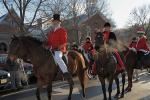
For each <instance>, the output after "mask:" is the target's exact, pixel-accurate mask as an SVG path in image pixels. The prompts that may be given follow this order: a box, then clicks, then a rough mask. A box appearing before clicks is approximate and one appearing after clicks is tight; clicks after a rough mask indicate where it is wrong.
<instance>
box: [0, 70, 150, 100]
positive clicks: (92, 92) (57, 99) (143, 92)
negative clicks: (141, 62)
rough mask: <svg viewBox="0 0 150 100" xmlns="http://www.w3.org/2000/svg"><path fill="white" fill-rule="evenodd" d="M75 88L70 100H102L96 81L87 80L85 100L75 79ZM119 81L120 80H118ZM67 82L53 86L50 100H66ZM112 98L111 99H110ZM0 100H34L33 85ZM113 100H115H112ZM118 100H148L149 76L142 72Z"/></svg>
mask: <svg viewBox="0 0 150 100" xmlns="http://www.w3.org/2000/svg"><path fill="white" fill-rule="evenodd" d="M74 81H75V86H74V90H73V95H72V100H103V94H102V90H101V85H100V82H99V80H98V79H96V80H89V81H88V87H87V89H86V98H83V97H82V94H81V91H80V90H81V88H80V85H79V82H78V79H77V78H75V79H74ZM120 81H121V80H120ZM68 87H69V86H68V84H67V82H58V83H54V84H53V93H52V100H67V96H68V93H69V89H68ZM115 93H116V85H115V84H113V93H112V96H114V94H115ZM41 97H42V100H48V99H47V95H46V91H45V89H43V90H42V91H41ZM112 98H113V97H112ZM0 100H36V96H35V85H33V86H30V88H28V89H24V90H21V91H18V92H13V93H10V94H5V95H2V96H1V97H0ZM113 100H115V99H113ZM120 100H150V74H148V73H147V72H143V73H141V74H140V80H139V81H138V82H134V84H133V89H132V92H129V93H126V94H125V96H124V98H122V99H120Z"/></svg>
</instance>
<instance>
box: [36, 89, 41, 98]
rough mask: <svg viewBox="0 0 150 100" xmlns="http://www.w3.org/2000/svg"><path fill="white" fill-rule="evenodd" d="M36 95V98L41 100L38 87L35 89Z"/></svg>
mask: <svg viewBox="0 0 150 100" xmlns="http://www.w3.org/2000/svg"><path fill="white" fill-rule="evenodd" d="M36 97H37V100H41V98H40V88H37V89H36Z"/></svg>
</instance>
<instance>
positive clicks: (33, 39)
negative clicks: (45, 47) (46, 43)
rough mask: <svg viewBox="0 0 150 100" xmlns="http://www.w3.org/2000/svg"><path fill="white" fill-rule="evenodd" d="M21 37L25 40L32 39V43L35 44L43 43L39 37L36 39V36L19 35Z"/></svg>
mask: <svg viewBox="0 0 150 100" xmlns="http://www.w3.org/2000/svg"><path fill="white" fill-rule="evenodd" d="M20 38H21V39H23V40H24V39H25V40H30V41H32V42H34V43H36V44H38V45H42V44H43V42H42V41H41V40H39V39H37V38H34V37H31V36H22V37H20Z"/></svg>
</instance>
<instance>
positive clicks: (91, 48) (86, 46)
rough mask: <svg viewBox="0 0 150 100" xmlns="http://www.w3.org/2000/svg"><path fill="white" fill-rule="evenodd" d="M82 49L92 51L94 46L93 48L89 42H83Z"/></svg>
mask: <svg viewBox="0 0 150 100" xmlns="http://www.w3.org/2000/svg"><path fill="white" fill-rule="evenodd" d="M83 49H84V50H85V52H90V53H92V54H93V53H94V48H93V44H92V43H91V42H85V43H84V45H83Z"/></svg>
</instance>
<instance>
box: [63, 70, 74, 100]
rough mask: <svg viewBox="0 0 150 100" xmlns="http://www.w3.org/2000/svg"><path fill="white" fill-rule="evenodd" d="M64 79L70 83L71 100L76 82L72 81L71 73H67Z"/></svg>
mask: <svg viewBox="0 0 150 100" xmlns="http://www.w3.org/2000/svg"><path fill="white" fill-rule="evenodd" d="M64 78H65V79H66V80H67V81H68V83H69V87H70V89H69V96H68V100H71V95H72V91H73V85H74V82H73V79H72V75H71V74H70V73H65V74H64Z"/></svg>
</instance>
